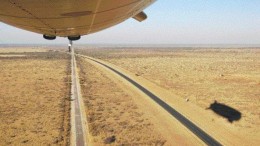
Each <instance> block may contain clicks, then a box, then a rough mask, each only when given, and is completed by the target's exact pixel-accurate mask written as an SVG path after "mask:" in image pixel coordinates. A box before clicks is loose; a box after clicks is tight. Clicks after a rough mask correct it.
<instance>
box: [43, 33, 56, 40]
mask: <svg viewBox="0 0 260 146" xmlns="http://www.w3.org/2000/svg"><path fill="white" fill-rule="evenodd" d="M43 38H45V39H46V40H55V39H56V36H54V35H47V34H44V35H43Z"/></svg>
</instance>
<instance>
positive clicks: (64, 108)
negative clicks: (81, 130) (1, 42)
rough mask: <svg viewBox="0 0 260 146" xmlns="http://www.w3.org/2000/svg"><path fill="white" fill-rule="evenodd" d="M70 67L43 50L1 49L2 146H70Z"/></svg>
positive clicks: (64, 59)
mask: <svg viewBox="0 0 260 146" xmlns="http://www.w3.org/2000/svg"><path fill="white" fill-rule="evenodd" d="M1 55H2V56H1ZM19 55H20V56H19ZM22 55H24V56H22ZM3 56H4V57H3ZM69 63H70V62H69V56H68V55H63V54H59V53H57V52H48V51H46V50H43V49H35V48H33V49H32V48H28V49H26V48H18V49H10V48H8V49H0V83H1V85H0V86H1V88H0V121H1V124H0V145H3V146H4V145H53V144H61V145H66V144H68V143H69V116H70V115H69V108H70V105H69V100H68V99H69V92H70V85H69V81H68V79H69V72H70V68H69Z"/></svg>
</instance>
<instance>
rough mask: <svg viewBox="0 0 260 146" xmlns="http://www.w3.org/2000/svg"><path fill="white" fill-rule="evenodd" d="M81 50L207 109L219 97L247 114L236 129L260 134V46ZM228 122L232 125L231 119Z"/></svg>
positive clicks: (237, 122) (238, 122) (247, 133)
mask: <svg viewBox="0 0 260 146" xmlns="http://www.w3.org/2000/svg"><path fill="white" fill-rule="evenodd" d="M78 52H80V53H83V54H87V55H90V56H93V57H96V58H101V59H103V60H106V61H109V62H111V63H113V64H115V65H118V66H120V67H122V68H124V69H126V70H129V71H131V72H133V73H135V74H136V76H141V77H144V78H146V79H148V80H150V81H151V82H153V83H155V84H157V85H159V86H161V87H163V88H165V89H167V90H169V91H171V92H172V93H174V94H177V95H178V96H179V97H180V98H183V99H187V98H188V99H189V101H190V102H192V103H194V104H197V105H198V106H200V107H201V108H203V109H206V108H208V107H209V106H210V104H212V103H213V102H214V100H217V101H218V102H220V103H224V104H226V105H228V106H231V107H233V108H235V109H237V110H238V111H240V112H241V113H242V118H241V119H240V120H239V121H235V122H234V123H232V125H233V126H232V128H235V129H236V130H237V131H238V132H239V133H241V134H242V135H250V136H251V137H252V138H253V139H257V137H259V136H260V129H259V128H260V117H259V115H260V106H259V105H260V90H259V89H260V59H259V58H260V50H259V49H253V48H251V49H187V48H186V49H185V48H183V49H88V50H86V51H83V50H78ZM208 112H211V111H210V110H208ZM212 114H213V115H215V116H216V118H222V117H220V116H218V115H216V114H215V113H213V112H212ZM223 122H224V124H230V125H231V123H228V121H227V120H223Z"/></svg>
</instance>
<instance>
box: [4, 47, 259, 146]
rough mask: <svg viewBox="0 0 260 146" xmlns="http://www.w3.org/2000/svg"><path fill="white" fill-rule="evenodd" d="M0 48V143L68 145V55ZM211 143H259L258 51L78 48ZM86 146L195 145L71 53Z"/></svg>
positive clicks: (158, 111) (145, 102)
mask: <svg viewBox="0 0 260 146" xmlns="http://www.w3.org/2000/svg"><path fill="white" fill-rule="evenodd" d="M60 51H64V50H57V49H56V50H51V49H46V48H45V49H44V48H40V47H30V48H21V47H20V48H7V49H3V48H1V49H0V82H1V88H0V121H1V123H0V139H1V140H0V145H69V143H70V56H69V55H68V54H66V53H64V52H60ZM76 52H77V53H79V54H83V55H87V56H91V57H94V58H97V59H101V60H103V61H105V62H107V63H108V64H110V66H111V67H114V68H115V69H117V70H119V71H121V72H122V73H125V74H127V75H129V77H131V78H132V79H133V80H136V81H137V82H138V83H140V84H141V85H143V86H145V87H147V89H148V90H150V91H151V92H154V93H156V94H157V95H158V96H159V97H160V98H162V100H164V101H166V102H167V103H168V104H169V105H170V106H173V107H174V108H176V109H177V110H179V112H181V113H183V114H184V115H185V116H186V117H187V118H188V119H190V120H191V121H192V122H194V123H195V124H197V126H199V127H201V128H202V129H203V130H205V131H206V132H207V133H208V134H210V135H212V136H214V137H215V138H216V139H217V140H219V141H220V142H223V143H224V144H229V145H232V144H233V145H258V144H260V140H259V137H260V90H259V89H260V49H258V48H243V49H235V48H230V49H221V48H215V49H207V48H94V49H93V48H85V47H82V49H77V50H76ZM77 67H78V73H79V78H80V84H81V91H82V98H83V101H84V105H85V110H86V111H85V114H86V117H87V122H88V123H86V124H87V127H88V131H87V132H88V139H89V140H90V143H91V144H92V145H97V146H99V145H105V144H110V145H203V144H204V143H203V142H202V141H201V140H200V139H199V138H198V137H196V136H195V135H194V134H193V133H191V132H190V131H189V130H188V129H187V128H186V127H184V126H183V125H182V124H180V122H179V121H177V120H176V119H175V118H173V117H172V116H171V115H170V114H169V113H167V112H166V111H165V110H164V109H162V108H161V107H160V106H159V105H158V104H156V103H155V102H154V101H152V100H151V99H150V98H149V97H148V96H147V95H145V94H144V93H143V92H141V91H140V90H138V89H137V88H136V87H135V86H133V85H132V84H130V83H129V82H128V81H126V80H124V79H123V78H121V77H120V76H118V75H116V74H115V73H113V71H111V70H109V69H107V68H105V67H103V66H102V65H100V64H98V63H96V62H94V61H91V60H90V59H87V58H84V57H80V56H77Z"/></svg>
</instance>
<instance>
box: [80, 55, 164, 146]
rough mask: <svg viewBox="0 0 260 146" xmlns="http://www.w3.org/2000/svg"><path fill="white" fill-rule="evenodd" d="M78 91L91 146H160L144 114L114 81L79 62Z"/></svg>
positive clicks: (161, 139)
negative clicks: (79, 88) (82, 102)
mask: <svg viewBox="0 0 260 146" xmlns="http://www.w3.org/2000/svg"><path fill="white" fill-rule="evenodd" d="M77 63H78V66H79V68H80V77H81V78H80V80H81V88H82V89H81V90H82V94H83V99H84V103H85V106H86V115H87V121H88V127H89V133H90V135H91V143H92V144H93V145H104V144H113V145H163V144H164V142H165V140H164V139H163V138H162V137H161V136H160V134H159V133H158V131H156V130H155V127H154V126H155V125H154V124H153V123H151V121H150V120H149V117H148V116H147V115H145V113H144V112H145V111H142V110H140V108H139V107H138V105H137V104H136V103H135V101H134V100H133V97H132V96H131V95H129V94H128V93H127V92H125V89H122V87H120V86H119V85H118V84H117V83H116V82H115V80H112V79H111V77H108V76H107V74H105V73H104V72H103V71H101V70H100V69H98V68H96V67H95V66H93V65H91V64H89V63H88V62H87V61H86V60H84V59H78V62H77Z"/></svg>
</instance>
